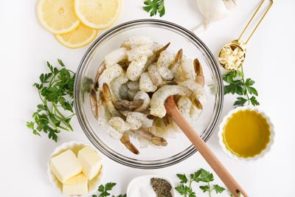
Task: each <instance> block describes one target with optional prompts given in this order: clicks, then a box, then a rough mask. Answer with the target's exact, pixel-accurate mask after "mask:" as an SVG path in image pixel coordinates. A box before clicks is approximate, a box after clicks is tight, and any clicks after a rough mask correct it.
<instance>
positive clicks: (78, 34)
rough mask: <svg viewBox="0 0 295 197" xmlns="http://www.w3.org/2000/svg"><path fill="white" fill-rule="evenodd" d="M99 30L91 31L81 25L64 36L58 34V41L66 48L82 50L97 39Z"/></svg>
mask: <svg viewBox="0 0 295 197" xmlns="http://www.w3.org/2000/svg"><path fill="white" fill-rule="evenodd" d="M96 35H97V30H94V29H91V28H89V27H87V26H85V25H83V24H80V25H79V26H78V27H77V28H76V29H74V30H73V31H71V32H68V33H64V34H57V35H56V39H57V40H58V41H59V42H60V43H61V44H62V45H64V46H66V47H69V48H80V47H83V46H85V45H87V44H89V43H90V42H91V41H93V40H94V39H95V37H96Z"/></svg>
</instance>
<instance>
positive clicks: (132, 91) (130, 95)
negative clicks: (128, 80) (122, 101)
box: [127, 89, 137, 100]
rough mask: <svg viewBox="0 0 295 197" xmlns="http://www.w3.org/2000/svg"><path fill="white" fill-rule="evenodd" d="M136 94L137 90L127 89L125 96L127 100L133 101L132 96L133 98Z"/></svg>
mask: <svg viewBox="0 0 295 197" xmlns="http://www.w3.org/2000/svg"><path fill="white" fill-rule="evenodd" d="M136 92H137V90H130V89H128V90H127V95H128V97H127V98H128V99H129V100H133V99H134V96H135V94H136Z"/></svg>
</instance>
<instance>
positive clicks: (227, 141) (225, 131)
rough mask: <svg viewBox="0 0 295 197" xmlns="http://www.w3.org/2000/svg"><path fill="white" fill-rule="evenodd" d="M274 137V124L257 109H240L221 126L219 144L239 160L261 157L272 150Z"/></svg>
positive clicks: (233, 111) (231, 113) (231, 114)
mask: <svg viewBox="0 0 295 197" xmlns="http://www.w3.org/2000/svg"><path fill="white" fill-rule="evenodd" d="M273 137H274V131H273V124H272V123H271V121H270V119H269V117H268V116H266V114H265V113H264V112H262V111H260V110H259V109H257V108H252V107H238V108H236V109H234V110H232V111H231V112H229V114H228V115H227V116H226V117H225V118H224V119H223V121H222V123H221V125H220V131H219V142H220V144H221V146H222V148H223V150H224V151H225V152H226V153H228V154H229V155H230V156H232V157H234V158H237V159H244V160H252V159H257V158H259V157H261V156H262V155H264V154H265V153H266V152H267V151H268V150H269V149H270V146H271V145H272V143H273Z"/></svg>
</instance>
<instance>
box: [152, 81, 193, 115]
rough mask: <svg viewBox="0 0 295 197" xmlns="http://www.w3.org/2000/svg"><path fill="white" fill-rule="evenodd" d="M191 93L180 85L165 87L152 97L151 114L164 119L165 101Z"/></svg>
mask: <svg viewBox="0 0 295 197" xmlns="http://www.w3.org/2000/svg"><path fill="white" fill-rule="evenodd" d="M190 94H191V91H190V90H189V89H188V88H186V87H183V86H179V85H164V86H162V87H161V88H160V89H158V90H157V91H156V92H155V93H154V94H153V96H152V99H151V108H150V114H152V115H154V116H157V117H160V118H163V117H164V116H165V115H166V108H165V101H166V99H167V98H168V97H169V96H172V95H181V96H188V95H190Z"/></svg>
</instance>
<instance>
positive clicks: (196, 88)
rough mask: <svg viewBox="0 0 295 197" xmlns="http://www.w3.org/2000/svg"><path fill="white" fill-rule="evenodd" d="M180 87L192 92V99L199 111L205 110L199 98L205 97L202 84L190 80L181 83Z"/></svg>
mask: <svg viewBox="0 0 295 197" xmlns="http://www.w3.org/2000/svg"><path fill="white" fill-rule="evenodd" d="M179 85H181V86H183V87H186V88H188V89H189V90H191V91H192V95H191V99H192V102H193V104H194V105H195V106H196V107H197V108H198V109H203V106H202V103H201V102H200V100H199V98H200V97H201V96H202V95H204V90H203V87H202V86H201V85H200V84H197V83H196V82H195V81H194V80H190V79H189V80H186V81H183V82H181V83H179Z"/></svg>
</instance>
